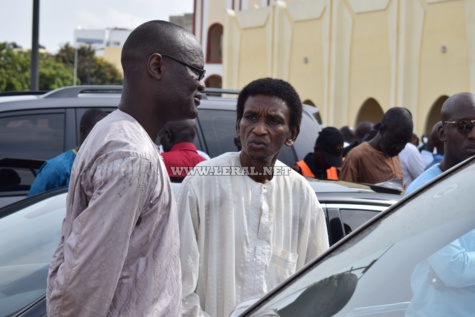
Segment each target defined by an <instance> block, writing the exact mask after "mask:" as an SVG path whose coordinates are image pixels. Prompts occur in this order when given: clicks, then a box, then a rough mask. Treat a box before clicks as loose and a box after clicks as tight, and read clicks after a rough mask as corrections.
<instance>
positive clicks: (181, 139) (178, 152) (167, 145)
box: [158, 119, 205, 182]
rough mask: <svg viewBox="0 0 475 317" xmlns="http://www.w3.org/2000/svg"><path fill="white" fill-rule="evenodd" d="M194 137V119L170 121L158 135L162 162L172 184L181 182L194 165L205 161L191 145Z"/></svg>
mask: <svg viewBox="0 0 475 317" xmlns="http://www.w3.org/2000/svg"><path fill="white" fill-rule="evenodd" d="M195 135H196V123H195V120H194V119H186V120H181V121H170V122H168V123H167V124H166V125H165V127H164V128H163V129H162V130H160V132H159V134H158V136H159V138H160V145H161V146H162V147H163V152H162V158H163V162H164V163H165V167H166V168H167V172H168V176H169V177H170V180H171V181H172V182H181V181H183V179H184V178H185V176H186V174H188V172H189V171H190V170H191V169H192V168H193V167H194V166H195V165H196V164H198V163H199V162H202V161H204V160H205V158H204V157H202V156H201V155H200V154H198V152H197V150H196V146H195V145H194V144H193V140H194V138H195Z"/></svg>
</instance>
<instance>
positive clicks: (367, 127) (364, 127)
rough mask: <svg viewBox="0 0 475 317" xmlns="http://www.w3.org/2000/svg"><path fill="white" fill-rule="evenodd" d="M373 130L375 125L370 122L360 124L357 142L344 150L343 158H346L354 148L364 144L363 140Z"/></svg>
mask: <svg viewBox="0 0 475 317" xmlns="http://www.w3.org/2000/svg"><path fill="white" fill-rule="evenodd" d="M371 129H373V123H372V122H370V121H362V122H360V123H358V125H357V126H356V128H355V140H354V141H353V142H352V143H351V144H350V145H348V146H345V147H344V148H343V150H342V156H343V157H346V155H347V154H348V152H350V151H351V150H352V149H353V148H355V147H357V146H358V145H360V144H361V143H362V142H364V141H363V140H364V139H365V138H366V137H367V136H368V134H369V133H370V132H371Z"/></svg>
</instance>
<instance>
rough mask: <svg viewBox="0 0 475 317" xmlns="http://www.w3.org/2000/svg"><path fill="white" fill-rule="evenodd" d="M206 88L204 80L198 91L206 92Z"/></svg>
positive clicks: (201, 81)
mask: <svg viewBox="0 0 475 317" xmlns="http://www.w3.org/2000/svg"><path fill="white" fill-rule="evenodd" d="M205 88H206V84H205V81H204V79H202V80H200V81H199V84H198V91H203V90H205Z"/></svg>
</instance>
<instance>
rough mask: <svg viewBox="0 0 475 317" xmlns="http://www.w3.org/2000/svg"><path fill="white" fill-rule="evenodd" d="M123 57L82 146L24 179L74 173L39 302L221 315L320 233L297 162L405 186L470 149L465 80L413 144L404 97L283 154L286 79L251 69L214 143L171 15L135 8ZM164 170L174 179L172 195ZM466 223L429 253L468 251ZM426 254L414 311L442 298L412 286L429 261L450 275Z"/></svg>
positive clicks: (304, 256)
mask: <svg viewBox="0 0 475 317" xmlns="http://www.w3.org/2000/svg"><path fill="white" fill-rule="evenodd" d="M121 62H122V66H123V69H124V86H123V93H122V97H121V101H120V104H119V108H118V110H116V111H114V112H112V113H111V114H109V115H107V116H106V114H104V113H102V112H101V111H99V110H95V111H88V112H86V113H85V115H84V116H83V119H82V120H81V140H80V146H78V148H77V149H73V150H71V151H68V152H66V153H63V154H61V155H60V156H58V157H56V158H53V159H51V160H49V161H48V162H46V163H45V164H44V166H43V167H42V168H41V170H40V173H39V175H38V177H37V179H36V181H35V183H34V184H33V186H32V188H31V191H30V194H31V195H33V194H36V193H38V192H41V191H45V190H48V189H52V188H55V187H60V186H69V192H68V198H67V213H66V217H65V219H64V222H63V227H62V233H61V240H60V241H59V243H58V246H57V249H56V251H55V252H54V255H53V257H52V261H51V266H50V269H49V274H48V281H47V310H48V316H182V315H183V316H211V317H221V316H227V315H229V313H230V312H231V311H232V310H233V308H234V307H235V306H236V305H237V304H239V303H241V302H243V301H246V300H249V299H252V298H257V297H260V296H262V295H264V294H265V293H267V292H268V291H269V290H270V289H272V288H273V287H275V286H277V285H278V284H279V283H281V282H282V281H284V280H285V279H287V278H288V277H289V276H290V275H292V274H293V273H294V272H296V271H297V270H298V269H300V268H302V267H303V266H304V265H305V264H306V263H308V262H309V261H310V260H312V259H313V258H315V257H317V256H318V255H320V254H322V253H323V252H324V251H325V250H326V249H327V248H328V247H329V244H328V236H327V227H326V220H325V216H324V213H323V210H322V207H321V206H320V203H319V201H318V199H317V197H316V195H315V193H314V191H313V190H312V188H311V187H310V185H309V183H308V182H307V181H306V180H305V178H304V176H305V177H313V178H318V179H329V180H344V181H349V182H356V183H368V184H376V183H380V182H384V181H388V180H392V179H399V180H400V181H401V184H402V186H403V188H406V193H410V192H411V191H413V190H415V189H416V188H418V187H420V186H421V185H422V184H424V183H425V182H427V181H429V180H430V179H432V178H434V177H435V176H437V175H439V174H440V173H442V172H444V171H445V170H447V169H449V168H451V167H452V166H454V165H456V164H457V163H459V162H461V161H462V160H464V159H466V158H468V157H470V156H472V155H474V154H475V150H473V147H472V150H470V151H467V150H466V149H467V146H466V144H467V142H469V141H470V140H472V139H473V138H475V135H472V134H475V133H474V132H473V126H474V122H475V96H474V95H473V94H469V93H460V94H456V95H454V96H452V97H450V98H449V99H448V100H447V101H446V102H445V103H444V105H443V107H442V113H441V121H440V122H438V123H437V124H436V125H435V126H434V128H433V129H432V132H431V134H430V135H429V136H428V138H427V143H425V144H423V146H420V145H419V144H418V142H419V140H418V138H417V136H416V135H415V134H414V133H413V120H412V114H411V112H410V111H409V110H408V109H406V108H402V107H392V108H390V109H389V110H388V111H387V112H386V113H385V114H384V116H383V118H382V119H381V121H380V122H376V123H372V122H368V121H364V122H361V123H359V124H358V125H357V126H356V128H355V129H354V130H353V129H352V128H351V127H349V126H344V127H341V128H340V129H338V128H336V127H325V128H323V129H322V130H321V132H320V133H319V135H318V136H316V142H315V144H314V145H313V151H312V152H309V153H308V154H307V155H306V156H305V157H304V158H303V159H302V160H300V161H298V162H295V165H294V166H292V167H288V166H286V165H284V164H283V163H281V162H280V161H279V160H278V159H277V158H278V155H279V153H280V151H281V149H282V148H283V147H285V146H292V144H293V143H294V141H295V140H296V139H297V137H298V135H299V132H300V123H301V120H302V103H301V100H300V97H299V95H298V93H297V92H296V91H295V89H294V88H293V87H292V86H291V84H289V83H288V82H286V81H284V80H280V79H272V78H260V79H256V80H254V81H252V82H250V83H249V84H248V85H246V86H245V87H244V88H243V89H242V90H241V92H240V93H239V96H238V100H237V117H236V138H235V139H234V143H235V145H236V147H237V150H238V151H237V152H229V153H225V154H222V155H220V156H218V157H214V158H210V157H209V156H207V155H206V153H202V152H200V151H198V150H197V148H196V147H195V145H194V144H193V139H194V137H195V133H196V131H195V129H196V126H195V120H194V118H195V117H196V116H197V106H198V105H199V104H200V100H201V94H202V92H203V90H204V88H205V87H204V83H203V77H204V73H205V70H204V69H203V65H204V59H203V53H202V48H201V46H200V44H199V43H198V41H197V40H196V39H195V37H194V36H193V35H192V34H191V33H189V32H188V31H186V30H185V29H183V28H181V27H179V26H177V25H175V24H172V23H169V22H164V21H157V20H155V21H149V22H146V23H144V24H142V25H140V26H139V27H137V28H136V29H135V30H134V31H133V32H132V33H131V34H130V36H129V37H128V39H127V40H126V42H125V44H124V47H123V51H122V57H121ZM155 140H159V143H160V148H159V147H157V146H156V144H155ZM467 140H469V141H467ZM472 141H473V140H472ZM310 146H312V145H310ZM190 168H196V169H198V168H201V169H207V170H210V169H213V170H216V169H224V168H230V169H229V170H231V171H232V173H221V174H219V175H203V174H202V173H193V174H188V172H189V171H190ZM236 173H238V174H239V175H236ZM170 181H178V182H182V184H181V186H180V190H179V193H178V195H177V196H176V197H174V194H173V192H172V190H171V184H170ZM469 235H470V236H469ZM472 235H473V233H469V234H468V235H467V237H465V236H464V237H461V238H460V239H458V240H457V241H455V242H454V243H453V245H451V246H448V247H447V248H449V249H450V252H448V251H447V250H445V251H444V250H442V251H440V252H439V253H438V254H436V255H434V257H436V256H437V257H439V258H440V257H445V258H446V259H447V261H453V257H454V255H453V254H455V251H454V250H456V251H457V252H471V251H474V249H473V248H472V244H473V243H472V244H470V246H469V247H465V245H466V243H465V240H467V239H472V240H473V238H472ZM462 240H463V241H462ZM452 251H453V252H452ZM430 263H431V259H428V260H427V261H425V262H424V263H421V264H420V266H419V267H418V268H417V270H416V271H417V272H419V273H420V274H419V275H418V274H415V275H414V283H413V284H414V285H415V286H414V294H415V295H414V301H413V303H414V304H413V305H412V307H411V309H412V310H416V309H417V308H419V307H420V306H417V303H418V301H421V302H423V303H424V305H426V306H430V305H431V303H432V302H433V301H438V300H444V299H441V295H440V294H439V293H437V291H434V292H427V291H421V292H419V291H420V290H421V289H422V287H423V286H425V284H430V283H431V281H430V280H427V279H424V278H423V277H424V276H427V272H428V271H431V272H432V271H433V270H435V271H436V273H437V276H440V279H441V280H444V277H447V278H450V274H449V273H447V272H446V271H443V270H442V269H441V270H440V271H439V270H438V269H437V268H432V267H431V265H430ZM465 265H470V264H465ZM472 265H473V264H472ZM462 269H463V268H462ZM424 274H425V275H424ZM461 274H462V273H461ZM446 288H450V286H446ZM445 291H446V290H444V292H445ZM471 294H472V293H470V294H468V293H467V295H466V296H467V298H466V300H467V301H470V296H471ZM464 296H465V295H464ZM455 297H456V296H455V295H454V296H453V298H452V297H451V300H453V301H454V303H457V298H455ZM464 298H465V297H464ZM472 302H473V301H472ZM454 305H455V304H454ZM429 309H430V308H429ZM447 314H450V312H447Z"/></svg>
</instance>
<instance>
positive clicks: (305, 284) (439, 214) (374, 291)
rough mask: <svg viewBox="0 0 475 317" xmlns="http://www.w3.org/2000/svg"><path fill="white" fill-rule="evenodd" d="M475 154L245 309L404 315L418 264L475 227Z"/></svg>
mask: <svg viewBox="0 0 475 317" xmlns="http://www.w3.org/2000/svg"><path fill="white" fill-rule="evenodd" d="M474 162H475V160H473V159H472V160H471V161H470V162H469V164H464V165H463V166H462V168H460V169H459V170H457V171H456V172H455V173H450V172H449V173H448V174H449V175H448V176H446V174H444V176H442V177H441V179H439V180H438V181H437V182H435V183H433V184H432V185H431V186H428V187H427V188H426V189H425V190H422V191H420V192H418V193H415V194H413V195H411V197H408V199H405V200H402V201H400V202H399V203H398V204H396V205H395V206H394V207H393V208H394V209H393V210H392V211H391V210H390V211H388V212H387V213H384V214H383V215H381V217H380V218H378V221H376V222H374V223H372V224H371V225H370V226H368V227H366V228H365V230H362V231H360V232H358V233H356V235H354V236H353V237H352V239H351V240H349V241H348V242H347V243H344V244H342V245H340V247H336V248H335V249H333V252H331V253H330V254H329V255H328V256H327V257H325V258H324V259H323V260H321V261H317V262H316V264H315V265H313V266H309V267H307V268H305V269H304V270H303V271H302V274H300V273H297V275H296V278H295V279H294V280H293V281H292V282H290V283H289V284H287V286H285V287H283V288H282V289H281V291H280V292H277V293H276V294H274V295H272V296H270V297H269V298H268V299H267V300H266V301H264V303H263V304H261V305H259V306H256V307H257V308H258V309H257V310H254V311H252V313H249V314H246V316H281V317H283V316H300V317H305V316H316V315H315V314H316V312H318V316H368V315H371V316H405V314H406V310H407V308H408V305H409V303H410V302H411V299H412V297H413V291H412V289H413V288H411V282H413V278H414V277H413V276H412V275H413V273H414V272H415V270H416V269H417V267H418V265H420V264H421V263H424V261H426V259H427V258H428V257H429V256H431V255H433V254H434V253H435V252H437V251H439V250H441V249H442V248H444V247H446V246H447V245H448V244H451V242H454V243H455V241H459V239H458V238H459V237H462V236H464V235H465V234H466V233H467V232H470V231H471V230H472V229H474V228H475V213H474V212H473V208H474V206H475V196H474V195H473V194H472V192H473V187H472V181H473V179H474V178H475V164H474ZM470 234H472V232H470ZM461 239H463V238H461ZM461 239H460V240H461ZM454 240H455V241H454ZM471 243H472V244H473V242H471ZM451 245H452V244H451ZM445 249H446V248H444V250H445ZM471 253H473V252H471ZM431 258H432V257H431ZM431 261H432V260H431ZM426 262H427V261H426ZM431 264H432V262H431ZM471 275H473V274H471ZM472 279H473V277H472ZM463 283H464V284H465V286H466V285H475V281H468V280H466V281H463ZM472 287H473V286H472ZM322 294H325V295H324V296H323V295H322ZM471 294H472V296H473V294H474V293H473V292H472V293H471ZM335 307H337V308H338V309H335Z"/></svg>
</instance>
